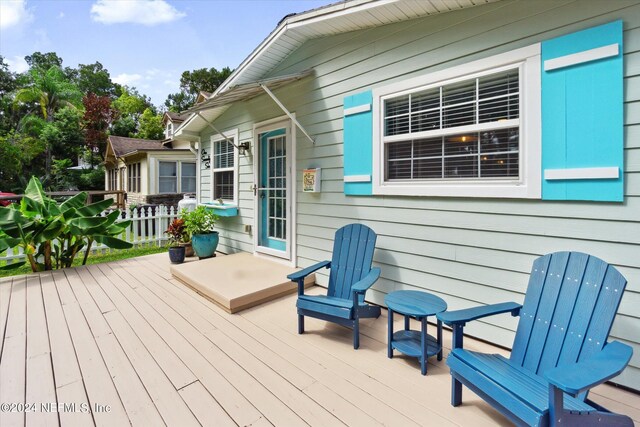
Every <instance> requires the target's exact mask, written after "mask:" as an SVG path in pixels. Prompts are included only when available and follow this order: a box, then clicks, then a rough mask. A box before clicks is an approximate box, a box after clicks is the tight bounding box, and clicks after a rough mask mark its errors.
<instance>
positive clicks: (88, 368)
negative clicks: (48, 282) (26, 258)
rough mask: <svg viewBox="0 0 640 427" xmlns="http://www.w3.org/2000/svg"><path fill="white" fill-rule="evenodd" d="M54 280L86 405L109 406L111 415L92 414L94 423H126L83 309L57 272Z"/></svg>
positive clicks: (63, 275) (101, 424) (134, 409)
mask: <svg viewBox="0 0 640 427" xmlns="http://www.w3.org/2000/svg"><path fill="white" fill-rule="evenodd" d="M53 280H54V282H55V286H56V289H57V290H58V295H60V302H62V311H63V312H64V317H65V319H66V323H67V327H68V328H69V333H70V335H71V340H72V342H73V347H74V349H75V352H76V356H77V360H78V365H79V367H80V372H81V374H82V379H83V381H84V385H85V388H86V391H87V398H88V400H89V404H90V405H91V406H93V405H97V404H99V405H109V407H110V408H111V410H110V412H93V419H94V422H95V423H96V425H98V426H103V425H104V426H109V425H124V424H126V423H128V422H129V420H130V418H129V417H128V416H127V412H126V411H125V408H124V406H123V401H121V399H120V395H119V394H118V391H117V390H116V386H115V384H114V382H113V380H112V377H111V374H110V371H109V370H108V369H107V366H106V363H105V361H104V360H103V358H102V355H101V353H100V350H99V348H98V343H97V341H96V340H95V339H94V337H93V335H92V334H91V329H90V327H89V325H88V324H87V322H86V319H85V317H84V314H83V312H82V309H81V308H80V305H79V304H78V302H77V301H75V300H74V298H75V297H73V296H72V295H73V292H71V290H70V288H69V283H68V281H67V278H66V276H65V274H64V273H63V272H62V271H57V272H55V273H53ZM63 295H64V298H63ZM104 336H108V335H103V337H104ZM115 350H116V349H115V348H114V349H112V351H115ZM54 375H55V372H54ZM123 380H126V379H123ZM63 403H74V402H63ZM137 410H138V408H132V409H131V411H132V414H135V413H136V412H137ZM129 415H131V414H129ZM134 418H135V417H134Z"/></svg>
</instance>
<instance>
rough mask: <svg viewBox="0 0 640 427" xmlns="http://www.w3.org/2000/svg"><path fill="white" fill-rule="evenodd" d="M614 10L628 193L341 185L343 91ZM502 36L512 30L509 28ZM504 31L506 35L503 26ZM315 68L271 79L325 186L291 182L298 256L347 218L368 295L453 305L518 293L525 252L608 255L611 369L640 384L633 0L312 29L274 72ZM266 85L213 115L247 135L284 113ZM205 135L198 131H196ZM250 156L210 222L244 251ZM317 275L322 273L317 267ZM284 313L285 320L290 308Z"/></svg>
mask: <svg viewBox="0 0 640 427" xmlns="http://www.w3.org/2000/svg"><path fill="white" fill-rule="evenodd" d="M616 19H622V20H623V21H624V29H625V32H624V61H625V65H624V73H625V92H624V95H625V182H626V185H625V202H624V203H623V204H607V203H597V204H596V203H584V202H543V201H538V200H500V199H470V198H466V199H464V198H433V197H391V196H384V197H382V196H376V197H367V198H356V197H346V196H345V195H344V193H343V190H344V186H343V176H344V175H343V160H342V155H343V145H342V141H343V139H342V126H343V117H342V112H343V108H342V102H343V99H344V97H345V96H346V95H349V94H353V93H357V92H360V91H362V90H367V89H371V88H374V87H376V86H382V85H386V84H388V83H390V82H394V81H401V80H404V79H406V78H411V77H415V76H418V75H422V74H425V73H429V72H432V71H437V70H442V69H446V68H448V67H451V66H454V65H459V64H464V63H467V62H469V61H472V60H475V59H480V58H484V57H487V56H491V55H494V54H498V53H501V52H506V51H509V50H512V49H516V48H519V47H523V46H527V45H530V44H533V43H536V42H540V41H542V40H545V39H549V38H553V37H557V36H560V35H563V34H567V33H570V32H573V31H577V30H580V29H584V28H587V27H591V26H595V25H599V24H603V23H606V22H610V21H613V20H616ZM507 35H508V36H507ZM507 37H508V38H507ZM309 67H313V68H314V70H315V75H314V77H311V78H308V79H304V80H302V81H299V82H296V83H293V84H291V85H289V86H288V87H285V88H281V89H279V90H277V91H276V95H277V96H278V97H279V98H280V99H281V100H282V102H283V103H284V105H286V106H287V108H289V109H290V111H294V112H295V113H296V117H297V118H298V120H299V121H300V122H301V123H302V124H303V125H304V127H305V129H307V130H308V131H309V132H310V133H311V134H312V135H314V136H315V137H316V144H315V145H312V144H311V143H310V142H309V141H308V140H307V139H306V138H305V137H304V136H302V135H300V134H298V141H297V162H296V169H297V178H298V185H297V188H298V189H299V190H300V189H301V182H300V179H301V171H302V169H304V168H306V167H309V166H311V165H313V166H314V167H322V179H323V182H322V193H320V194H312V195H311V194H304V193H302V192H300V191H299V192H298V194H297V199H298V204H297V220H296V222H297V227H298V230H297V240H298V246H297V251H298V258H297V260H296V262H297V264H298V265H299V266H301V267H306V266H309V265H311V264H313V263H315V262H317V261H320V260H323V259H329V258H330V251H331V247H332V242H331V236H332V234H333V231H334V230H335V229H336V228H338V227H341V226H343V225H345V224H348V223H350V222H353V221H361V222H364V223H366V224H368V225H369V226H371V227H372V228H373V229H374V230H375V231H376V232H377V233H378V235H379V238H378V245H377V252H376V257H375V260H374V261H375V262H376V263H377V264H378V265H380V266H381V267H382V277H381V279H380V281H379V282H378V283H377V284H376V285H375V286H374V290H373V291H372V292H371V294H370V295H369V297H370V299H371V300H372V301H374V302H377V303H380V304H381V303H382V302H383V299H384V295H385V294H386V293H388V292H391V291H393V290H396V289H424V290H428V291H432V292H434V293H437V294H438V295H440V296H442V297H443V298H445V299H446V300H447V302H448V303H449V306H450V308H452V309H457V308H463V307H469V306H472V305H475V304H489V303H493V302H500V301H504V300H515V301H522V299H523V297H524V292H525V289H526V284H527V275H528V271H529V269H530V266H531V263H532V261H533V260H534V259H535V258H536V257H537V256H539V255H541V254H544V253H548V252H553V251H558V250H576V251H582V252H588V253H591V254H594V255H596V256H599V257H601V258H603V259H605V260H606V261H608V262H610V263H612V264H614V265H616V266H617V267H618V268H619V269H620V271H621V272H622V273H623V274H624V275H625V277H627V279H628V280H629V285H628V288H627V292H626V294H625V296H624V298H623V301H622V304H621V307H620V313H619V315H618V317H617V319H616V322H615V324H614V327H613V330H612V335H613V336H614V337H615V338H616V339H620V340H622V341H624V342H627V343H629V344H630V345H632V346H633V347H634V348H635V355H634V358H633V359H632V361H631V366H630V367H629V368H628V369H627V370H626V371H625V372H624V373H623V374H622V375H621V376H620V377H618V378H617V380H616V381H618V382H620V383H622V384H624V385H627V386H630V387H633V388H635V389H639V390H640V312H639V311H638V309H637V307H639V306H640V5H639V4H638V3H637V1H633V0H629V1H627V0H617V1H615V2H606V1H600V0H581V1H580V2H575V1H558V0H536V1H529V2H522V1H509V0H505V1H502V2H498V3H493V4H489V5H485V6H479V7H474V8H470V9H464V10H461V11H457V12H451V13H445V14H442V15H436V16H431V17H425V18H420V19H415V20H412V21H409V22H405V23H399V24H392V25H386V26H383V27H379V28H374V29H369V30H363V31H357V32H351V33H347V34H341V35H338V36H334V37H326V38H322V39H316V40H310V41H308V42H307V43H306V44H305V45H303V46H302V47H301V48H299V49H298V50H297V51H296V52H294V53H293V54H292V55H290V57H289V58H288V59H287V60H286V61H284V62H283V63H282V64H280V66H279V67H278V68H277V69H275V70H273V71H272V72H271V73H270V75H273V76H276V75H282V74H287V73H293V72H298V71H301V70H304V69H306V68H309ZM281 115H282V113H281V112H280V111H279V109H278V108H277V107H276V106H275V104H273V102H272V101H271V100H270V99H269V98H268V97H266V96H264V95H263V96H259V97H256V98H254V99H252V100H250V101H248V102H245V103H242V104H239V105H234V106H232V107H231V108H229V109H228V110H227V111H226V112H225V114H224V115H223V116H222V117H221V118H220V119H218V120H217V121H216V127H218V128H219V129H230V128H235V127H238V128H239V129H240V140H246V139H252V138H253V135H252V129H253V125H254V124H255V123H256V122H260V121H263V120H267V119H271V118H273V117H276V116H281ZM208 136H209V133H207V132H204V133H203V135H202V137H203V138H202V140H203V141H204V140H207V139H205V138H208ZM252 160H253V157H243V156H240V192H239V193H240V200H239V203H240V215H239V216H238V217H235V218H229V219H225V220H223V221H220V222H219V224H218V225H219V229H221V250H223V251H227V250H228V251H230V252H235V251H252V250H253V237H252V236H251V235H249V234H247V233H245V232H244V225H245V224H251V225H253V221H254V219H253V214H254V212H253V203H254V196H253V192H252V191H251V189H250V187H251V185H252V183H253V176H252V173H253V165H252V164H251V161H252ZM318 280H319V281H320V282H321V283H326V275H324V274H323V273H320V274H318ZM294 317H295V316H294V313H293V311H292V322H293V319H294ZM515 327H516V319H512V318H511V317H509V316H498V317H495V318H489V319H486V320H483V321H480V322H473V323H472V324H470V325H469V328H468V332H469V333H471V334H473V335H476V336H479V337H481V338H485V339H488V340H492V341H495V342H497V343H498V344H501V345H505V346H510V345H511V343H512V340H513V333H514V330H515Z"/></svg>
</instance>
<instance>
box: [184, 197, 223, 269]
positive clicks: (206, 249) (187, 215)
mask: <svg viewBox="0 0 640 427" xmlns="http://www.w3.org/2000/svg"><path fill="white" fill-rule="evenodd" d="M180 217H181V218H182V219H183V220H184V225H185V229H186V231H187V233H189V234H190V235H191V245H192V246H193V250H194V252H195V253H196V255H197V256H198V258H200V259H203V258H210V257H214V256H216V255H215V254H216V248H217V247H218V240H219V235H218V232H217V231H214V229H213V226H214V225H215V222H216V220H217V219H218V217H217V216H216V215H215V214H214V213H213V212H211V211H209V210H208V209H207V208H205V207H204V206H198V207H197V208H195V210H193V211H190V212H189V211H187V210H186V209H183V210H182V212H181V213H180Z"/></svg>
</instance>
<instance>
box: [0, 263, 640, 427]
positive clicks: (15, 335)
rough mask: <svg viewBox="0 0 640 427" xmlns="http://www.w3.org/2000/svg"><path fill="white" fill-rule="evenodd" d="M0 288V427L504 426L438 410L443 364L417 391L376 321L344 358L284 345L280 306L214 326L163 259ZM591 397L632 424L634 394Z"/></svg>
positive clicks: (315, 327)
mask: <svg viewBox="0 0 640 427" xmlns="http://www.w3.org/2000/svg"><path fill="white" fill-rule="evenodd" d="M0 280H1V281H0V331H2V333H3V336H2V340H0V341H1V344H2V347H1V348H0V351H1V354H0V402H2V403H5V404H7V403H8V404H24V403H27V404H28V405H29V406H28V412H24V411H17V412H6V409H7V408H6V407H3V409H5V411H3V412H1V413H0V425H2V426H3V427H9V426H14V425H18V426H19V425H25V424H26V425H28V426H31V425H34V426H35V425H59V424H62V425H65V426H67V425H69V426H72V425H78V426H89V425H100V426H102V425H105V426H126V425H129V424H131V425H134V426H136V425H141V426H152V425H153V426H155V425H171V426H190V425H216V426H234V425H241V426H244V425H257V426H265V425H275V426H296V425H314V426H316V425H317V426H332V425H350V426H351V425H353V426H357V425H363V426H373V425H380V424H384V425H397V426H411V425H425V426H428V425H433V426H449V425H462V426H493V425H509V423H508V422H507V421H506V420H505V419H504V418H502V416H501V415H499V414H498V413H497V412H495V411H494V410H492V409H491V408H490V407H489V406H487V405H486V404H485V403H484V402H482V401H481V400H479V399H478V398H477V397H475V396H473V395H472V394H471V392H469V391H468V390H465V397H464V403H463V405H462V406H461V407H459V408H452V407H451V406H450V405H449V393H450V389H449V387H450V376H449V373H448V369H447V367H446V365H445V363H444V361H443V362H437V361H435V359H431V360H430V362H429V373H428V375H427V376H426V377H423V376H421V375H420V372H419V365H418V363H417V361H414V360H412V359H405V358H402V357H399V356H396V357H395V358H394V359H393V360H389V359H387V357H386V344H385V340H386V323H387V319H386V311H385V310H383V315H382V317H381V318H379V319H377V320H373V319H370V320H365V321H364V322H363V323H364V326H363V327H362V334H363V335H362V339H361V348H360V350H358V351H354V350H353V349H352V347H351V333H350V331H348V330H346V329H344V328H341V327H339V326H335V325H332V324H327V323H325V322H321V321H315V320H313V319H308V321H307V330H308V332H307V333H305V335H302V336H298V335H297V334H296V317H295V308H294V305H295V296H292V295H290V296H286V297H283V298H281V299H278V300H275V301H271V302H269V303H266V304H264V305H261V306H259V307H255V308H252V309H249V310H246V311H243V312H242V313H240V314H228V313H227V312H225V311H224V310H222V309H221V308H219V307H218V306H216V305H215V304H213V303H212V302H210V301H208V300H206V299H205V298H202V297H200V296H199V295H198V294H197V293H195V292H194V291H193V290H191V289H189V288H187V287H186V286H184V285H182V284H180V283H179V282H177V281H175V280H173V279H172V278H171V275H170V273H169V263H168V260H167V257H166V254H158V255H151V256H147V257H141V258H136V259H132V260H127V261H122V262H116V263H110V264H102V265H96V266H89V267H82V268H76V269H69V270H64V271H57V272H54V273H42V274H38V275H29V276H26V277H25V276H19V277H15V278H9V279H0ZM321 291H322V290H321V289H318V288H313V289H311V290H310V292H321ZM398 317H399V316H398ZM399 326H400V325H398V327H399ZM445 344H446V345H447V346H449V345H450V335H449V334H445ZM466 345H467V346H468V347H476V348H479V349H483V350H485V351H487V350H489V351H500V350H497V349H495V348H492V347H490V346H488V345H486V344H483V343H480V342H474V341H473V340H467V341H466ZM591 397H592V398H593V399H594V400H596V401H597V402H599V403H601V404H603V405H605V406H607V407H609V408H610V409H612V410H614V411H617V412H621V413H626V414H628V415H630V416H631V417H632V418H633V419H634V420H636V423H638V422H639V421H640V396H638V395H636V394H632V393H628V392H624V391H621V390H619V389H616V388H614V387H611V386H601V387H598V388H597V389H596V391H595V393H592V395H591ZM88 408H91V409H93V410H92V411H87V409H88ZM9 409H22V408H16V407H15V405H14V407H13V408H9Z"/></svg>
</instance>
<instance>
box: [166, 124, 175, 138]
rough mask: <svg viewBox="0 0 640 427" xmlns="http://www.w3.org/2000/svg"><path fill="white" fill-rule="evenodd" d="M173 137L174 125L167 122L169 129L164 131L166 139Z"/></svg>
mask: <svg viewBox="0 0 640 427" xmlns="http://www.w3.org/2000/svg"><path fill="white" fill-rule="evenodd" d="M172 136H173V123H172V122H170V121H167V127H166V128H165V130H164V137H165V138H166V139H169V138H171V137H172Z"/></svg>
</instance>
